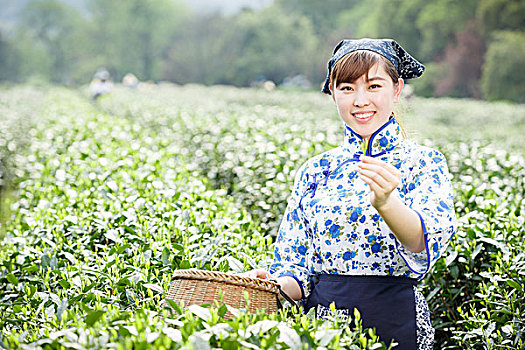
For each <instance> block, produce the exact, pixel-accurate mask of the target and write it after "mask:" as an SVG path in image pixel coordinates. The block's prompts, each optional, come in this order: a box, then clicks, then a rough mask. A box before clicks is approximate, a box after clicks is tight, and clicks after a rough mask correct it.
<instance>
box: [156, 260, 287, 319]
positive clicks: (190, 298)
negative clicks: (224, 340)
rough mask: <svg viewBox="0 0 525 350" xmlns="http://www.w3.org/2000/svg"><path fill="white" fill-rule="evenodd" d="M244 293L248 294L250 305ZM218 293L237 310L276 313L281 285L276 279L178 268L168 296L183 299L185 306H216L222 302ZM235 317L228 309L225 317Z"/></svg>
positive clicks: (224, 302) (223, 301)
mask: <svg viewBox="0 0 525 350" xmlns="http://www.w3.org/2000/svg"><path fill="white" fill-rule="evenodd" d="M244 292H247V293H248V298H249V306H248V307H247V306H246V300H245V297H244ZM219 294H222V303H223V304H227V305H229V306H231V307H233V308H236V309H246V311H248V312H250V313H255V312H257V311H258V310H266V312H267V313H272V312H276V311H277V308H278V303H279V300H278V298H279V287H278V284H277V283H275V282H273V281H269V280H262V279H259V278H251V277H242V276H238V275H232V274H228V273H224V272H218V271H205V270H177V271H175V273H174V274H173V278H172V282H171V286H170V289H169V291H168V293H167V294H166V299H170V300H173V301H175V302H177V303H179V304H180V302H181V301H183V302H184V306H189V305H194V304H197V305H202V304H210V305H213V304H214V301H219V302H220V300H219ZM232 316H233V315H232V314H231V313H230V312H228V313H227V314H226V316H225V317H226V318H231V317H232Z"/></svg>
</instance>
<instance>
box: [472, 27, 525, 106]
mask: <svg viewBox="0 0 525 350" xmlns="http://www.w3.org/2000/svg"><path fill="white" fill-rule="evenodd" d="M516 50H517V51H516ZM522 50H525V33H523V32H497V33H495V34H494V37H493V40H492V41H491V43H490V45H489V47H488V49H487V55H486V58H485V65H484V66H483V75H482V78H481V88H482V91H483V95H484V97H485V98H486V99H488V100H507V101H513V102H520V103H523V102H525V86H524V85H523V77H525V58H524V57H523V55H518V54H516V52H523V51H522Z"/></svg>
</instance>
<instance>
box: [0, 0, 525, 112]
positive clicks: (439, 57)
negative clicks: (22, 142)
mask: <svg viewBox="0 0 525 350" xmlns="http://www.w3.org/2000/svg"><path fill="white" fill-rule="evenodd" d="M358 37H374V38H375V37H389V38H394V39H395V40H397V41H398V42H399V43H400V44H401V45H402V46H403V47H405V48H406V49H407V50H408V51H409V52H411V53H412V54H413V56H415V57H416V58H418V59H419V60H420V61H422V62H423V63H424V64H425V65H426V66H427V72H426V74H425V75H424V76H423V78H421V79H417V80H416V81H414V83H413V85H412V86H413V88H414V91H415V93H416V94H417V95H419V96H427V97H431V96H433V97H439V96H451V97H469V98H476V99H487V100H508V101H513V102H519V103H523V102H525V84H523V81H524V79H525V57H524V55H523V53H524V52H525V1H523V0H462V1H458V0H388V1H387V0H374V1H364V0H328V1H314V0H227V1H226V0H224V1H220V0H214V1H211V0H208V1H206V0H198V1H197V0H187V1H184V0H126V1H123V0H1V1H0V81H9V82H16V83H21V82H31V81H33V82H35V81H45V82H52V83H57V84H65V85H69V86H78V85H83V84H86V83H89V81H91V79H92V78H93V75H94V73H95V72H96V71H97V70H99V69H100V68H101V67H103V68H105V70H107V72H108V73H109V75H110V76H111V79H112V80H113V81H115V82H120V81H121V80H122V78H123V77H124V76H125V75H126V74H128V73H132V74H133V75H134V76H136V77H137V78H138V80H140V81H153V82H159V81H169V82H173V83H177V84H186V83H199V84H206V85H212V84H228V85H235V86H250V85H254V84H259V83H260V82H263V81H272V82H273V83H275V84H276V85H277V86H281V85H284V86H295V87H300V88H307V89H308V88H312V89H318V88H319V86H320V84H321V82H322V81H323V79H324V76H325V74H326V62H327V60H328V59H329V58H330V54H331V51H332V49H333V47H334V45H335V44H336V43H337V42H339V41H340V40H341V39H342V38H358Z"/></svg>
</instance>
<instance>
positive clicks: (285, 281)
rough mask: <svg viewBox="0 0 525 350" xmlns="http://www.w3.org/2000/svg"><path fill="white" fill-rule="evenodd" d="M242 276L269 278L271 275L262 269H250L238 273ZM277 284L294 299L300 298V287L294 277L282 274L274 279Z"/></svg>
mask: <svg viewBox="0 0 525 350" xmlns="http://www.w3.org/2000/svg"><path fill="white" fill-rule="evenodd" d="M240 276H242V277H251V278H260V279H263V280H264V279H269V278H270V277H271V275H270V273H269V272H268V271H266V270H264V269H254V270H251V271H247V272H244V273H242V274H240ZM276 282H277V284H279V286H280V287H281V289H282V290H283V291H284V292H285V293H286V294H288V295H289V296H290V297H291V298H292V299H294V300H300V299H301V298H302V295H301V294H302V293H301V287H299V284H298V283H297V281H296V280H295V278H293V277H290V276H283V277H279V278H277V279H276Z"/></svg>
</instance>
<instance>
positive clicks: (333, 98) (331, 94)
mask: <svg viewBox="0 0 525 350" xmlns="http://www.w3.org/2000/svg"><path fill="white" fill-rule="evenodd" d="M328 88H329V89H330V96H332V100H333V101H334V103H336V102H335V95H334V89H332V83H330V85H328Z"/></svg>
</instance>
